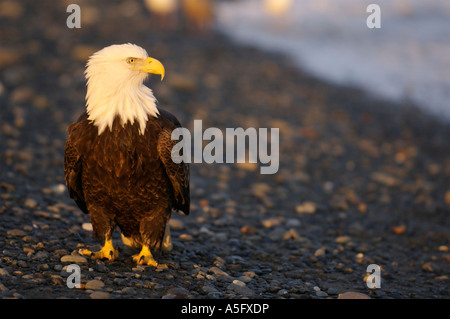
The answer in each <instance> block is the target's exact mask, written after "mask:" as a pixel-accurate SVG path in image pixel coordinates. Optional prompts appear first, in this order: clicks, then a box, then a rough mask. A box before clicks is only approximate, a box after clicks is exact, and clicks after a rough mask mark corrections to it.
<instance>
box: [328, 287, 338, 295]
mask: <svg viewBox="0 0 450 319" xmlns="http://www.w3.org/2000/svg"><path fill="white" fill-rule="evenodd" d="M327 293H328V294H329V295H337V294H338V291H337V289H336V288H333V287H330V288H328V289H327Z"/></svg>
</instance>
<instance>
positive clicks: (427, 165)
mask: <svg viewBox="0 0 450 319" xmlns="http://www.w3.org/2000/svg"><path fill="white" fill-rule="evenodd" d="M68 3H69V2H68ZM68 3H67V4H68ZM79 3H80V5H81V8H82V28H81V29H68V28H67V27H66V18H67V16H68V13H66V6H67V4H66V3H64V2H56V1H20V2H10V1H7V2H5V1H2V2H0V7H1V10H0V38H1V39H2V45H1V47H0V104H1V107H0V121H1V122H0V124H1V127H0V134H1V135H0V136H1V138H0V194H1V195H0V218H1V222H0V297H2V298H165V299H172V298H221V299H224V298H229V299H232V298H276V299H279V298H307V299H310V298H314V299H316V298H320V299H323V298H332V299H334V298H338V297H339V296H340V297H345V296H348V294H346V293H348V292H352V293H355V294H354V295H353V297H357V296H362V297H370V298H449V297H450V288H449V276H450V252H449V246H450V232H449V214H450V182H449V181H450V150H449V137H450V135H449V134H450V132H449V126H448V125H445V124H442V123H439V122H437V121H435V120H433V119H431V118H429V117H428V116H426V115H424V114H422V113H421V112H420V111H418V110H417V109H415V108H414V107H413V106H411V105H393V104H390V103H388V102H386V101H381V100H377V99H375V98H372V97H368V96H366V95H364V94H363V93H361V92H359V91H357V90H354V89H351V88H344V87H335V86H330V85H329V84H327V83H324V82H321V81H318V80H316V79H314V78H311V77H310V76H308V75H306V74H304V73H303V72H302V71H301V70H297V69H294V68H293V67H292V66H291V64H290V63H289V61H288V60H287V59H285V58H283V57H281V56H278V55H272V54H267V53H263V52H260V51H258V50H255V49H252V48H247V47H238V46H236V45H234V44H232V43H231V42H230V41H229V40H227V39H225V38H224V37H222V36H220V35H219V34H215V33H214V32H208V33H206V34H204V33H194V32H192V31H184V30H185V29H186V28H182V29H181V30H175V31H173V30H162V29H161V28H159V26H158V25H157V24H156V22H155V19H151V18H149V13H148V12H147V11H146V10H145V9H144V7H143V5H142V4H141V2H133V1H127V2H117V1H96V2H95V5H94V4H93V3H92V2H79ZM184 22H185V21H184V20H183V21H182V23H184ZM182 25H183V24H182ZM125 42H133V43H136V44H139V45H141V46H143V47H145V48H146V49H147V50H148V51H149V54H150V55H151V56H154V57H156V58H158V59H160V60H161V61H162V62H163V63H164V64H165V66H166V79H165V80H164V81H163V82H159V80H155V79H156V77H153V78H152V79H150V81H149V82H148V85H149V86H150V87H152V88H153V90H154V93H155V95H156V97H157V98H158V100H159V102H160V106H161V107H163V108H166V109H167V110H169V111H171V112H173V113H174V114H176V115H177V117H178V119H179V120H180V121H181V122H182V123H183V124H184V125H185V126H186V127H188V128H189V129H192V127H193V121H194V120H196V119H201V120H203V128H206V127H218V128H220V129H225V128H226V127H233V128H234V127H244V128H247V127H256V128H259V127H267V128H271V127H278V128H279V129H280V168H279V171H278V173H276V174H273V175H261V174H260V173H259V165H258V164H205V163H203V164H191V202H192V210H191V215H189V216H187V217H186V216H182V215H179V214H174V215H173V218H172V220H171V226H172V236H173V244H174V249H173V251H172V252H170V253H168V254H161V255H158V256H157V258H158V259H159V261H160V262H164V263H167V264H168V266H169V267H168V268H167V269H164V268H156V269H154V268H152V267H144V266H136V265H135V264H134V263H133V261H132V259H131V255H132V254H133V253H135V252H132V251H129V250H127V249H126V248H125V247H124V246H122V245H121V243H120V240H119V239H120V235H119V234H118V232H117V233H116V234H115V237H116V238H117V240H116V243H117V244H118V245H121V246H120V247H119V249H120V256H119V258H118V260H116V261H114V262H107V261H93V260H89V259H86V258H85V257H82V256H79V255H78V254H77V251H78V249H79V248H81V247H90V248H94V249H95V248H100V245H99V244H98V243H97V242H95V241H94V239H93V236H92V231H91V230H90V228H89V217H88V216H87V215H84V214H83V213H82V212H81V211H80V210H79V209H78V208H77V207H76V205H75V203H74V202H73V201H72V200H71V199H70V198H69V197H68V195H67V191H66V189H65V185H64V172H63V155H64V154H63V152H64V143H65V138H66V136H67V131H66V129H67V126H68V125H69V124H70V123H71V122H72V121H74V120H75V119H76V118H77V117H78V116H79V114H80V113H81V112H82V111H83V110H84V95H85V82H84V78H83V71H84V65H85V62H86V58H87V57H88V56H89V55H90V54H91V53H92V52H93V51H95V50H97V49H100V48H102V47H104V46H106V45H109V44H112V43H125ZM74 263H75V264H78V265H79V266H80V271H81V288H73V289H70V288H68V287H67V285H66V280H67V278H68V276H69V273H68V272H67V271H66V270H67V269H66V267H67V266H68V265H70V264H74ZM370 264H377V265H379V266H380V267H381V273H380V275H381V288H378V289H369V288H368V287H367V285H366V283H365V281H364V280H365V278H366V277H367V266H368V265H370ZM356 293H359V295H356Z"/></svg>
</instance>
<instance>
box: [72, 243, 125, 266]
mask: <svg viewBox="0 0 450 319" xmlns="http://www.w3.org/2000/svg"><path fill="white" fill-rule="evenodd" d="M79 253H80V254H82V255H85V256H91V258H92V259H104V258H105V259H108V260H110V261H112V260H114V259H116V258H117V257H119V251H118V250H116V249H114V246H113V243H112V239H107V240H105V245H104V246H103V247H102V249H100V250H99V251H95V252H93V251H90V250H89V249H80V250H79Z"/></svg>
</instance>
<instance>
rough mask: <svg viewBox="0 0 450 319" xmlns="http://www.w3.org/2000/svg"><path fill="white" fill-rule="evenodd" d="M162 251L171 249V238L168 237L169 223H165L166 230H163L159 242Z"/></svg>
mask: <svg viewBox="0 0 450 319" xmlns="http://www.w3.org/2000/svg"><path fill="white" fill-rule="evenodd" d="M161 249H162V251H165V252H169V251H171V250H172V249H173V245H172V238H171V237H170V228H169V224H166V230H165V232H164V238H163V241H162V244H161Z"/></svg>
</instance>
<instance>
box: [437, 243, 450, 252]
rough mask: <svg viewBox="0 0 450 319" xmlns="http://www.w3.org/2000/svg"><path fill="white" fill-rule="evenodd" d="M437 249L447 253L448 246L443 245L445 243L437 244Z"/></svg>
mask: <svg viewBox="0 0 450 319" xmlns="http://www.w3.org/2000/svg"><path fill="white" fill-rule="evenodd" d="M438 250H439V251H442V252H445V253H448V251H449V249H448V246H445V245H442V246H439V248H438Z"/></svg>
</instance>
